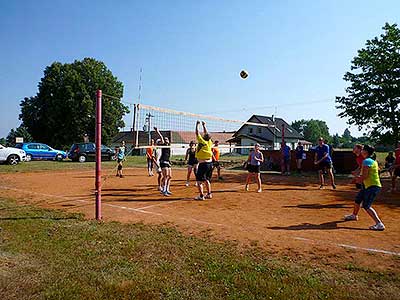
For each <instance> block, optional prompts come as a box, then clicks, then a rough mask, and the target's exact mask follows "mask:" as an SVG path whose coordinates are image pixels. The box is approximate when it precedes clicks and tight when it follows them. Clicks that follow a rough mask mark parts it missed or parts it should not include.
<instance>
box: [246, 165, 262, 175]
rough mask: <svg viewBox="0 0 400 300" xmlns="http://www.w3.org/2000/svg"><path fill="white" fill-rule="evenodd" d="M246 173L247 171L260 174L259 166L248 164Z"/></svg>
mask: <svg viewBox="0 0 400 300" xmlns="http://www.w3.org/2000/svg"><path fill="white" fill-rule="evenodd" d="M247 171H249V173H260V166H256V165H251V164H248V165H247Z"/></svg>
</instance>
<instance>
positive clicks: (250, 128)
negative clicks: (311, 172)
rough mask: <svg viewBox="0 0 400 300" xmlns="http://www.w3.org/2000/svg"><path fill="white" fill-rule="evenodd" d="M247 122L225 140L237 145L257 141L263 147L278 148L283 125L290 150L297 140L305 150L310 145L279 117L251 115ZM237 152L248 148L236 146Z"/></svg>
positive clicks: (243, 152)
mask: <svg viewBox="0 0 400 300" xmlns="http://www.w3.org/2000/svg"><path fill="white" fill-rule="evenodd" d="M247 123H251V124H247ZM247 123H246V124H244V125H242V127H240V128H239V130H238V131H236V133H235V134H234V135H233V137H232V138H231V139H229V140H228V141H227V142H230V143H234V144H236V145H237V146H254V145H255V144H256V143H259V144H260V145H261V147H262V148H264V149H270V150H278V149H280V147H281V142H282V126H283V127H284V131H285V132H284V138H285V142H286V144H287V145H288V146H290V148H291V149H292V150H294V149H295V148H296V146H297V143H298V142H299V141H301V142H302V144H303V146H304V149H305V150H308V149H309V147H311V145H312V143H310V142H308V141H304V140H303V136H302V135H301V134H300V133H298V132H297V131H296V130H295V129H294V128H293V127H291V126H290V125H289V124H288V123H287V122H285V121H284V120H283V119H281V118H273V117H268V116H260V115H253V116H251V118H250V119H249V120H248V121H247ZM258 124H260V125H258ZM237 152H239V153H241V154H247V153H249V148H242V149H241V148H238V151H237Z"/></svg>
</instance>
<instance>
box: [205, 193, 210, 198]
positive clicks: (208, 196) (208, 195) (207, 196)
mask: <svg viewBox="0 0 400 300" xmlns="http://www.w3.org/2000/svg"><path fill="white" fill-rule="evenodd" d="M204 198H206V199H212V194H211V193H208V194H207V195H206V196H205V197H204Z"/></svg>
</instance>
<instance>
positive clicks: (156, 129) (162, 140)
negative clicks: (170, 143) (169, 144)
mask: <svg viewBox="0 0 400 300" xmlns="http://www.w3.org/2000/svg"><path fill="white" fill-rule="evenodd" d="M154 131H155V132H156V133H157V134H158V136H159V137H160V140H161V143H163V144H164V137H163V136H162V135H161V132H160V131H159V130H158V128H157V127H154Z"/></svg>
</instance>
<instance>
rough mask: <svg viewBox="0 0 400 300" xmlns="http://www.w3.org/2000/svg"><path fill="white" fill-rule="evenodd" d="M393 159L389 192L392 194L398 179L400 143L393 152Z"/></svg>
mask: <svg viewBox="0 0 400 300" xmlns="http://www.w3.org/2000/svg"><path fill="white" fill-rule="evenodd" d="M394 157H395V158H396V160H395V162H394V165H393V166H392V167H391V168H392V170H393V175H392V188H391V189H390V190H389V191H390V192H392V193H394V192H395V191H396V179H397V177H400V142H399V143H398V144H397V149H396V150H394Z"/></svg>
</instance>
